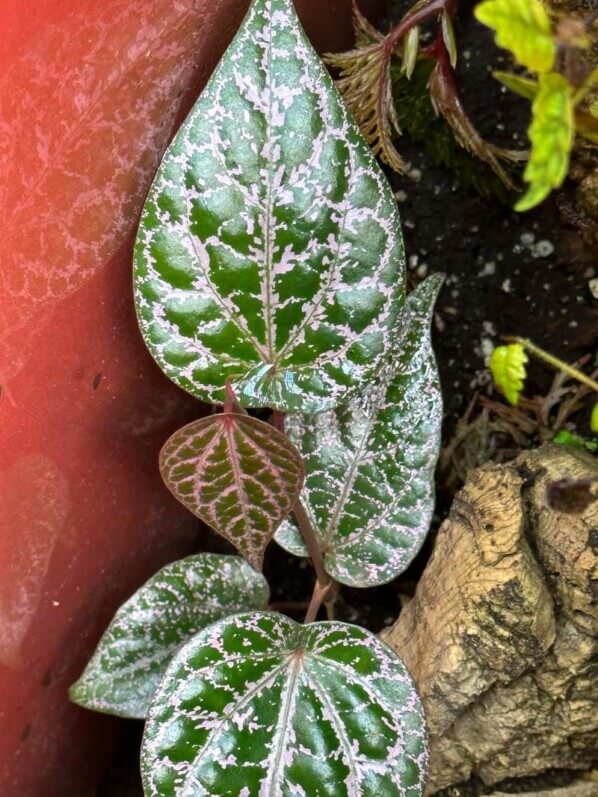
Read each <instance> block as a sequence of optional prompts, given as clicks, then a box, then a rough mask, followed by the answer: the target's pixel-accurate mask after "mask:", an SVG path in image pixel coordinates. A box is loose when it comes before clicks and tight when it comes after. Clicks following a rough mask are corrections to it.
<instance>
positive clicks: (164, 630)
mask: <svg viewBox="0 0 598 797" xmlns="http://www.w3.org/2000/svg"><path fill="white" fill-rule="evenodd" d="M269 597H270V592H269V589H268V584H267V583H266V580H265V579H264V577H263V576H262V575H260V574H259V573H256V572H255V571H254V570H252V569H251V568H250V567H249V565H248V564H246V563H245V562H244V561H243V560H242V559H239V558H238V557H236V556H221V555H218V554H212V553H206V554H200V555H198V556H190V557H189V558H188V559H183V560H182V561H180V562H175V563H174V564H170V565H167V566H166V567H165V568H163V569H162V570H160V572H159V573H157V574H156V575H155V576H153V578H150V580H149V581H148V582H147V583H146V584H144V586H143V587H141V589H139V590H138V591H137V592H136V593H135V594H134V595H133V596H132V597H131V598H129V600H128V601H127V602H126V603H124V604H123V605H122V606H121V607H120V609H119V610H118V611H117V613H116V615H115V616H114V619H113V620H112V622H111V623H110V625H109V626H108V628H107V629H106V631H105V633H104V636H103V637H102V639H101V640H100V642H99V644H98V647H97V648H96V651H95V653H94V654H93V656H92V658H91V660H90V661H89V664H88V665H87V667H86V669H85V672H84V673H83V675H82V676H81V678H80V679H79V680H78V681H77V683H75V684H73V686H72V687H71V689H70V692H69V694H70V697H71V700H73V701H74V702H75V703H78V704H79V705H80V706H84V707H85V708H90V709H94V710H95V711H101V712H103V713H106V714H114V715H116V716H118V717H130V718H137V719H144V718H145V717H146V716H147V711H148V708H149V704H150V701H151V699H152V697H153V695H154V692H155V691H156V687H157V686H158V683H159V681H160V679H161V678H162V676H163V675H164V672H165V671H166V668H167V666H168V664H169V662H170V661H171V659H172V657H173V656H174V654H175V653H176V651H177V650H178V649H179V648H180V647H181V646H182V645H183V644H184V643H185V642H187V641H188V640H189V639H191V637H193V636H195V634H197V632H198V631H200V630H201V629H202V628H205V627H206V626H207V625H210V624H211V623H213V622H215V621H216V620H220V619H221V618H223V617H227V616H229V615H231V614H236V613H238V612H243V611H247V609H248V608H254V609H264V608H265V607H266V605H267V603H268V600H269Z"/></svg>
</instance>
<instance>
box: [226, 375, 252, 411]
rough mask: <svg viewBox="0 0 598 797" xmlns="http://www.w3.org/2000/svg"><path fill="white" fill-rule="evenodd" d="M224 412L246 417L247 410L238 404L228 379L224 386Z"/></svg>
mask: <svg viewBox="0 0 598 797" xmlns="http://www.w3.org/2000/svg"><path fill="white" fill-rule="evenodd" d="M224 412H225V413H231V412H234V413H236V414H239V415H247V410H246V409H245V407H243V406H242V405H241V404H240V402H239V399H238V398H237V395H236V393H235V391H234V389H233V386H232V385H231V383H230V382H229V381H228V379H227V380H226V384H225V386H224Z"/></svg>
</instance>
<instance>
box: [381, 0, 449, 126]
mask: <svg viewBox="0 0 598 797" xmlns="http://www.w3.org/2000/svg"><path fill="white" fill-rule="evenodd" d="M458 3H459V0H431V2H430V3H428V4H427V5H425V6H423V7H419V8H415V10H413V9H411V10H409V11H407V13H406V14H405V16H404V17H403V18H402V19H401V21H400V22H399V24H398V25H397V26H396V27H395V28H393V30H391V32H390V33H389V34H388V36H387V37H386V38H385V40H384V43H383V44H382V64H381V69H380V76H379V78H378V92H377V94H378V97H377V107H376V113H377V116H378V119H383V118H384V100H385V96H386V86H387V84H388V79H389V71H390V64H391V61H392V56H393V53H394V51H395V49H396V47H397V45H398V44H399V42H400V41H401V39H402V38H404V37H405V36H406V35H407V34H408V33H409V31H410V30H411V29H412V28H415V27H417V26H418V25H421V24H422V23H423V22H427V21H428V20H429V19H430V18H431V17H434V16H437V15H439V14H442V13H445V14H448V15H449V16H450V17H453V16H454V15H455V12H456V10H457V5H458Z"/></svg>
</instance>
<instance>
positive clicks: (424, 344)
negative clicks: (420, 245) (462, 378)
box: [276, 275, 442, 587]
mask: <svg viewBox="0 0 598 797" xmlns="http://www.w3.org/2000/svg"><path fill="white" fill-rule="evenodd" d="M441 284H442V277H441V276H439V275H435V276H433V277H430V278H429V279H428V280H426V282H425V283H424V284H423V285H421V286H420V287H419V288H418V289H417V290H416V291H414V292H413V293H412V294H411V295H410V296H409V298H408V300H407V305H406V307H405V311H404V314H403V319H402V327H401V332H400V334H399V336H398V339H397V341H396V345H395V351H394V353H393V356H392V357H391V359H390V362H389V364H388V367H387V368H386V369H384V370H383V371H382V372H381V374H380V376H379V378H378V380H377V381H376V382H375V383H372V385H371V386H370V387H369V388H368V389H367V391H366V392H365V393H364V394H363V395H362V396H360V397H358V398H354V399H352V400H351V401H350V402H349V403H347V404H346V405H343V406H341V407H339V408H338V409H336V410H333V411H332V412H326V413H321V414H318V415H311V416H307V415H297V416H289V418H288V420H287V430H288V434H289V437H290V439H291V440H292V441H293V442H294V443H295V444H296V445H297V447H298V448H299V450H300V451H301V452H302V454H303V457H304V462H305V468H306V472H307V477H306V482H305V489H304V490H303V494H302V501H303V504H304V506H305V509H306V510H307V511H308V513H309V514H310V515H311V517H312V520H313V525H314V527H315V528H316V529H317V531H318V535H319V538H320V542H321V545H322V548H323V550H324V553H325V559H324V564H325V567H326V570H327V571H328V573H329V574H330V575H331V576H333V577H334V578H335V579H337V581H340V582H341V583H343V584H349V585H350V586H354V587H370V586H374V585H376V584H384V583H386V582H388V581H391V580H392V579H393V578H395V577H396V576H397V575H399V574H400V573H402V572H403V571H404V570H405V568H406V567H407V566H408V565H409V564H410V562H411V561H412V560H413V558H414V557H415V555H416V554H417V552H418V551H419V549H420V547H421V545H422V543H423V541H424V538H425V536H426V534H427V533H428V528H429V524H430V520H431V519H432V512H433V508H434V480H433V474H434V468H435V467H436V461H437V459H438V454H439V450H440V428H441V422H442V396H441V392H440V383H439V377H438V370H437V367H436V362H435V359H434V353H433V351H432V346H431V341H430V322H431V317H432V312H433V308H434V302H435V300H436V296H437V294H438V291H439V289H440V286H441ZM276 540H277V542H278V543H279V544H280V545H282V547H283V548H285V549H286V550H288V551H289V552H290V553H294V554H296V555H298V556H306V555H307V551H306V549H305V546H304V545H303V542H302V540H301V537H300V536H299V533H298V531H297V529H296V527H295V526H294V525H293V524H292V523H291V522H285V523H284V524H283V525H282V526H281V528H280V529H279V531H278V533H277V535H276Z"/></svg>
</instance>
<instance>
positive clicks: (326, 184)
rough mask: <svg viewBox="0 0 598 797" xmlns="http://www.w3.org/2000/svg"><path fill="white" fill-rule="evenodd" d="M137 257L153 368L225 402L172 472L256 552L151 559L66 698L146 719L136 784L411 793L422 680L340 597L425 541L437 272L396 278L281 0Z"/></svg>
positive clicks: (385, 203)
mask: <svg viewBox="0 0 598 797" xmlns="http://www.w3.org/2000/svg"><path fill="white" fill-rule="evenodd" d="M134 272H135V273H134V289H135V299H136V305H137V312H138V317H139V323H140V327H141V331H142V334H143V336H144V338H145V341H146V343H147V345H148V347H149V349H150V351H151V353H152V355H153V356H154V358H155V359H156V361H157V362H158V364H159V365H160V366H161V367H162V369H163V370H164V371H165V373H166V374H167V375H168V376H169V377H170V378H171V379H172V380H173V381H174V382H175V383H176V384H178V385H179V386H180V387H182V388H184V389H185V390H187V391H189V392H190V393H192V394H193V395H194V396H196V397H197V398H198V399H202V400H203V401H207V402H211V403H213V404H217V405H221V404H223V405H224V407H223V412H222V413H220V414H215V415H211V416H210V417H208V418H204V419H202V420H199V421H196V422H195V423H192V424H190V425H189V426H187V427H185V428H184V429H182V430H181V431H179V432H177V433H176V434H174V435H173V436H172V438H171V439H170V440H169V441H168V442H167V443H166V445H165V447H164V449H163V451H162V455H161V458H160V468H161V472H162V475H163V477H164V480H165V482H166V484H167V486H168V487H169V489H170V490H171V491H172V492H173V493H174V495H175V496H176V497H177V498H178V499H179V500H180V501H181V502H182V503H183V504H184V505H185V506H187V507H188V508H189V509H190V510H191V511H192V512H193V513H194V514H195V515H197V516H198V517H200V518H202V519H203V520H204V521H206V522H207V523H208V524H209V525H211V526H212V528H214V529H215V530H216V531H217V532H219V533H220V534H221V535H222V536H224V537H225V538H226V539H227V540H229V541H230V542H231V543H232V544H233V545H234V546H236V548H237V549H238V551H239V552H240V553H241V554H242V557H244V559H245V560H247V561H244V559H243V558H240V557H236V556H222V555H215V554H200V555H198V556H193V557H190V558H188V559H185V560H183V561H181V562H176V563H175V564H172V565H169V566H168V567H165V568H164V569H163V570H162V571H160V573H158V574H157V575H156V576H154V577H153V578H152V579H150V581H148V582H147V584H145V586H143V587H142V588H141V589H140V590H139V591H138V592H137V593H136V594H135V595H134V596H133V597H132V598H131V599H130V600H129V601H127V603H125V604H124V605H123V606H122V607H121V608H120V609H119V611H118V612H117V614H116V616H115V618H114V620H113V621H112V623H111V625H110V627H109V628H108V630H107V631H106V633H105V634H104V637H103V638H102V640H101V641H100V644H99V646H98V648H97V650H96V652H95V654H94V656H93V658H92V659H91V661H90V663H89V665H88V666H87V668H86V670H85V672H84V674H83V675H82V677H81V678H80V680H79V681H78V682H77V683H76V684H75V685H74V686H73V687H72V690H71V695H72V698H73V700H75V701H76V702H78V703H80V704H81V705H83V706H87V707H89V708H94V709H96V710H98V711H104V712H107V713H111V714H117V715H120V716H125V717H139V718H146V717H147V724H146V730H145V736H144V740H143V747H142V756H141V767H142V776H143V782H144V788H145V793H146V795H147V797H200V795H231V796H232V795H235V796H236V797H252V796H253V795H255V797H270V796H272V797H273V796H274V795H281V797H282V795H284V796H285V797H286V795H289V796H290V795H297V796H299V795H307V796H308V797H317V796H324V795H326V796H327V795H330V796H331V797H332V796H333V797H337V795H338V797H340V796H341V795H343V796H347V795H348V796H352V797H356V796H357V795H366V796H367V797H385V796H386V795H400V796H401V797H416V795H420V794H421V792H422V789H423V785H424V783H425V777H426V770H427V755H428V753H427V744H426V731H425V723H424V716H423V711H422V706H421V703H420V700H419V698H418V696H417V693H416V691H415V688H414V684H413V681H412V680H411V677H410V676H409V674H408V672H407V671H406V669H405V667H404V665H403V664H402V662H401V661H400V659H399V658H398V657H397V656H396V655H395V653H394V652H393V651H392V650H391V649H390V648H388V647H387V646H386V645H384V644H383V643H382V642H380V641H379V640H378V639H377V638H376V637H375V636H374V635H372V634H371V633H369V632H368V631H365V630H363V629H361V628H358V627H356V626H351V625H347V624H344V623H341V622H336V621H335V620H334V617H333V615H334V605H333V604H334V597H335V595H336V593H337V591H338V588H339V585H340V584H346V585H351V586H358V587H369V586H373V585H377V584H383V583H385V582H388V581H390V580H391V579H393V578H394V577H396V576H397V575H398V574H400V573H401V572H402V571H403V570H404V569H405V568H406V567H407V565H408V564H409V562H410V561H411V560H412V559H413V557H414V556H415V554H416V553H417V551H418V550H419V548H420V546H421V544H422V541H423V539H424V537H425V535H426V532H427V529H428V525H429V521H430V517H431V513H432V506H433V479H432V476H433V469H434V466H435V463H436V459H437V455H438V448H439V427H440V420H441V414H442V413H441V396H440V389H439V382H438V374H437V369H436V365H435V361H434V356H433V353H432V350H431V345H430V332H429V327H430V318H431V315H432V311H433V305H434V301H435V298H436V295H437V292H438V290H439V287H440V282H441V280H440V278H439V277H437V276H436V277H432V278H430V279H429V280H427V281H426V282H425V283H424V284H423V285H421V286H420V287H419V288H418V289H417V290H416V291H415V292H414V293H413V294H411V295H410V296H409V297H407V298H406V297H405V268H404V254H403V243H402V238H401V232H400V222H399V217H398V213H397V209H396V203H395V201H394V198H393V195H392V192H391V191H390V188H389V186H388V184H387V182H386V180H385V178H384V175H383V174H382V172H381V170H380V169H379V167H378V165H377V164H376V161H375V160H374V157H373V155H372V153H371V151H370V150H369V148H368V146H367V144H366V142H365V141H364V139H363V138H362V136H361V134H360V133H359V131H358V129H357V127H356V125H355V124H354V122H353V121H352V119H351V118H350V116H349V114H348V112H347V110H346V108H345V106H344V104H343V102H342V100H341V99H340V96H339V95H338V93H337V91H336V89H335V88H334V86H333V83H332V81H331V80H330V78H329V76H328V74H327V72H326V71H325V69H324V67H323V66H322V64H321V62H320V61H319V59H318V57H317V56H316V54H315V53H314V51H313V49H312V48H311V46H310V44H309V42H308V40H307V39H306V37H305V34H304V33H303V31H302V29H301V27H300V24H299V21H298V19H297V16H296V14H295V11H294V8H293V4H292V2H291V0H254V2H253V3H252V5H251V8H250V11H249V13H248V16H247V18H246V20H245V22H244V23H243V26H242V28H241V30H240V31H239V33H238V35H237V37H236V39H235V40H234V42H233V43H232V45H231V46H230V48H229V50H228V51H227V53H226V54H225V56H224V58H223V59H222V61H221V63H220V65H219V67H218V68H217V70H216V72H215V74H214V76H213V77H212V79H211V81H210V82H209V84H208V86H207V88H206V90H205V91H204V93H203V94H202V96H201V97H200V99H199V100H198V102H197V104H196V106H195V108H194V109H193V111H192V112H191V114H190V116H189V118H188V120H187V121H186V122H185V124H184V125H183V127H182V128H181V130H180V132H179V133H178V135H177V137H176V138H175V140H174V142H173V144H172V145H171V147H170V148H169V150H168V151H167V153H166V155H165V158H164V160H163V162H162V165H161V166H160V169H159V171H158V174H157V176H156V179H155V181H154V183H153V186H152V188H151V190H150V193H149V196H148V198H147V201H146V204H145V208H144V211H143V216H142V219H141V224H140V228H139V234H138V237H137V245H136V250H135V267H134ZM251 407H253V408H270V409H271V410H273V415H272V419H271V423H266V422H264V421H261V420H258V419H257V418H254V417H251V416H250V415H249V414H247V412H246V409H245V408H251ZM293 518H294V519H293ZM275 533H276V534H277V540H278V542H279V543H280V544H281V545H282V546H283V547H285V548H286V549H287V550H288V551H290V552H291V553H294V554H297V555H299V556H308V557H309V558H310V559H311V561H312V563H313V566H314V568H315V574H316V578H315V587H314V591H313V597H312V600H311V603H310V606H309V609H308V612H307V616H306V618H305V623H304V624H298V623H296V622H294V621H293V620H291V619H289V618H288V617H285V616H283V615H281V614H278V613H276V612H274V611H270V610H269V607H268V600H269V590H268V585H267V583H266V581H265V579H264V577H263V576H262V574H261V572H260V570H261V566H262V560H263V556H264V550H265V548H266V546H267V545H268V543H269V542H270V541H271V540H272V538H273V536H274V535H275ZM322 604H325V606H326V608H327V611H328V621H327V622H315V620H316V617H317V614H318V611H319V609H320V607H321V606H322Z"/></svg>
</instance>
